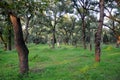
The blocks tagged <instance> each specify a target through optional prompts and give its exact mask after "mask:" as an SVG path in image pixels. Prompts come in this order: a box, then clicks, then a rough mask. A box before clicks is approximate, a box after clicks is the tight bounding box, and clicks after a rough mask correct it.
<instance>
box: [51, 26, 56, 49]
mask: <svg viewBox="0 0 120 80" xmlns="http://www.w3.org/2000/svg"><path fill="white" fill-rule="evenodd" d="M55 43H56V38H55V27H54V28H53V36H52V48H55Z"/></svg>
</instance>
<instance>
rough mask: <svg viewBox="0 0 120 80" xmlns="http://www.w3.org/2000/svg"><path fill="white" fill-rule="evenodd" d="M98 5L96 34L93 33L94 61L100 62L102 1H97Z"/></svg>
mask: <svg viewBox="0 0 120 80" xmlns="http://www.w3.org/2000/svg"><path fill="white" fill-rule="evenodd" d="M99 3H100V18H99V25H98V29H97V32H96V33H95V61H96V62H100V54H101V48H100V43H101V33H102V26H103V20H104V0H99Z"/></svg>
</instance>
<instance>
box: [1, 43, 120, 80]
mask: <svg viewBox="0 0 120 80" xmlns="http://www.w3.org/2000/svg"><path fill="white" fill-rule="evenodd" d="M28 48H29V51H30V53H29V67H30V72H29V75H27V76H24V77H21V76H20V75H19V74H18V73H19V66H18V65H19V64H18V55H17V52H16V51H15V50H13V51H2V50H0V80H120V76H119V75H120V48H114V46H112V45H104V46H102V55H101V62H100V63H95V61H94V50H93V51H89V50H84V49H83V48H80V47H79V48H75V47H72V46H62V47H61V48H56V49H50V48H49V47H48V46H47V45H41V44H40V45H34V44H30V45H28Z"/></svg>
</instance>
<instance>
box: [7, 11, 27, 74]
mask: <svg viewBox="0 0 120 80" xmlns="http://www.w3.org/2000/svg"><path fill="white" fill-rule="evenodd" d="M9 16H10V20H11V23H12V25H13V30H14V41H15V46H16V49H17V52H18V57H19V66H20V73H21V74H24V73H27V72H28V70H29V66H28V53H29V51H28V48H27V47H26V45H25V42H24V39H23V33H22V28H21V22H20V18H18V17H17V16H15V15H14V14H12V13H10V14H9Z"/></svg>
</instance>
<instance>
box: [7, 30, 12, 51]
mask: <svg viewBox="0 0 120 80" xmlns="http://www.w3.org/2000/svg"><path fill="white" fill-rule="evenodd" d="M8 33H9V34H8V50H11V49H12V40H11V38H12V32H11V28H10V29H9V31H8Z"/></svg>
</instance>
